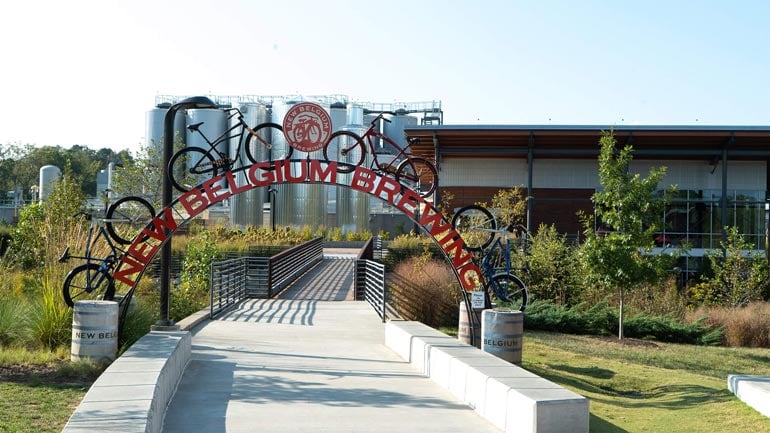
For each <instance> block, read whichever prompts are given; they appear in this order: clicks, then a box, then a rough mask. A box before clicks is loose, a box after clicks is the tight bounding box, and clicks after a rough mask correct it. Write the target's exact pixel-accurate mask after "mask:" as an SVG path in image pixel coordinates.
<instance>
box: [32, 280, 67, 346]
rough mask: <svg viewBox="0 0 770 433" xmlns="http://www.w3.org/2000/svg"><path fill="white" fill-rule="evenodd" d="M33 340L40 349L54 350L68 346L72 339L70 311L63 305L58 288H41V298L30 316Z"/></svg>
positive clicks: (49, 285) (46, 286) (44, 285)
mask: <svg viewBox="0 0 770 433" xmlns="http://www.w3.org/2000/svg"><path fill="white" fill-rule="evenodd" d="M32 320H33V324H32V326H33V328H32V332H33V338H34V340H35V341H36V342H37V343H39V344H40V345H41V346H42V347H45V348H48V349H55V348H56V347H58V346H66V345H69V344H70V342H71V339H72V309H71V308H69V307H68V306H67V304H65V303H64V298H63V297H62V295H61V291H60V290H59V288H58V286H53V285H52V284H50V280H49V282H48V283H45V284H43V286H42V296H41V297H40V299H39V300H38V302H37V303H36V304H35V305H34V310H33V314H32Z"/></svg>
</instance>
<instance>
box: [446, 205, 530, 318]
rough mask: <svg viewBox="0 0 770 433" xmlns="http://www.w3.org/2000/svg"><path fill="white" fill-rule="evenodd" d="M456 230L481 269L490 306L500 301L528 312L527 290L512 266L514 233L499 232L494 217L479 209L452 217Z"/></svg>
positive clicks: (464, 208) (461, 210)
mask: <svg viewBox="0 0 770 433" xmlns="http://www.w3.org/2000/svg"><path fill="white" fill-rule="evenodd" d="M452 226H453V227H454V229H455V230H456V231H457V232H458V233H459V234H460V236H461V237H462V238H463V241H464V242H465V248H466V249H467V250H468V251H470V252H471V253H472V254H473V257H474V261H475V262H476V264H477V265H478V266H479V269H481V276H482V280H483V281H482V284H483V286H484V290H485V292H486V297H487V306H490V304H491V303H492V302H494V301H495V300H497V301H500V302H504V303H509V304H511V305H512V306H513V307H514V308H517V309H518V310H519V311H524V309H526V308H527V298H528V295H527V286H526V285H525V284H524V282H523V281H522V280H521V278H519V277H518V276H517V275H516V274H515V273H514V269H516V268H514V267H513V264H512V263H511V251H512V249H511V237H510V233H511V232H512V231H513V230H510V229H509V228H506V229H498V228H497V221H496V219H495V217H494V215H492V213H491V212H490V211H489V210H488V209H486V208H485V207H483V206H479V205H470V206H465V207H463V208H461V209H460V210H458V211H457V213H455V215H454V217H452Z"/></svg>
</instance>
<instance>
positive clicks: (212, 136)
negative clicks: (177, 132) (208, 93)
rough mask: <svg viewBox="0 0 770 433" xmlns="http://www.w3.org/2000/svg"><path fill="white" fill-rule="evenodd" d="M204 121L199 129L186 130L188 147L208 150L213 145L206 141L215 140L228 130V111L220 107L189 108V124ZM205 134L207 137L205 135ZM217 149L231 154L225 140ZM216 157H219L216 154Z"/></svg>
mask: <svg viewBox="0 0 770 433" xmlns="http://www.w3.org/2000/svg"><path fill="white" fill-rule="evenodd" d="M201 122H202V123H203V124H202V125H200V127H199V131H198V132H196V131H190V130H189V129H188V130H187V132H186V139H185V145H186V146H187V147H198V148H200V149H203V150H204V151H208V150H209V149H210V148H211V146H210V145H209V144H208V143H207V142H206V139H208V140H209V141H211V142H214V141H215V140H216V139H217V138H219V136H220V135H222V134H223V133H224V132H225V130H227V113H225V112H224V111H223V110H219V109H196V110H187V125H188V126H189V125H194V124H197V123H201ZM201 133H202V134H203V135H205V138H204V137H203V135H201ZM216 149H217V151H219V152H220V153H222V154H223V155H229V143H228V142H227V141H223V142H222V143H218V144H217V145H216ZM212 156H214V159H219V158H218V157H217V156H216V154H214V155H212Z"/></svg>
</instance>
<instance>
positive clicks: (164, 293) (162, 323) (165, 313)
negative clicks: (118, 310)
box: [152, 96, 218, 331]
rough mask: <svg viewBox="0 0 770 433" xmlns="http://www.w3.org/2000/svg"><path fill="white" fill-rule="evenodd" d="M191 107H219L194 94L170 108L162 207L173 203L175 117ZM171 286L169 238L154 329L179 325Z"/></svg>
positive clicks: (162, 257)
mask: <svg viewBox="0 0 770 433" xmlns="http://www.w3.org/2000/svg"><path fill="white" fill-rule="evenodd" d="M191 108H218V107H217V104H215V103H214V101H212V100H211V99H209V98H207V97H205V96H193V97H190V98H187V99H183V100H181V101H179V102H177V103H176V104H174V105H172V106H171V107H169V108H168V111H167V112H166V117H165V119H164V123H163V170H162V172H163V180H162V189H161V192H162V196H161V200H162V207H163V208H166V207H168V206H169V205H171V201H172V190H171V180H170V179H169V174H168V165H169V162H170V161H171V156H173V154H174V119H175V118H176V112H177V111H179V110H187V109H191ZM163 230H164V231H165V235H166V236H169V233H168V229H167V228H164V229H163ZM170 287H171V239H170V238H169V239H168V240H167V241H166V243H165V244H164V245H163V248H161V250H160V318H159V319H158V321H157V322H155V325H154V326H153V327H152V329H153V330H158V331H164V330H176V329H178V327H177V326H176V325H175V324H174V321H173V320H171V319H170V318H169V292H170Z"/></svg>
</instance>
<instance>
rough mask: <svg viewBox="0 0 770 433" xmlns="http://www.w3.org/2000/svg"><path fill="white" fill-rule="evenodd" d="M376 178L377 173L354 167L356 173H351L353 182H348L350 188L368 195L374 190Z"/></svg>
mask: <svg viewBox="0 0 770 433" xmlns="http://www.w3.org/2000/svg"><path fill="white" fill-rule="evenodd" d="M376 178H377V173H375V172H373V171H372V170H369V169H368V168H364V167H356V171H354V172H353V180H352V181H351V182H350V187H351V188H353V189H355V190H356V191H361V192H365V193H367V194H370V193H371V192H372V189H374V180H375V179H376Z"/></svg>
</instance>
